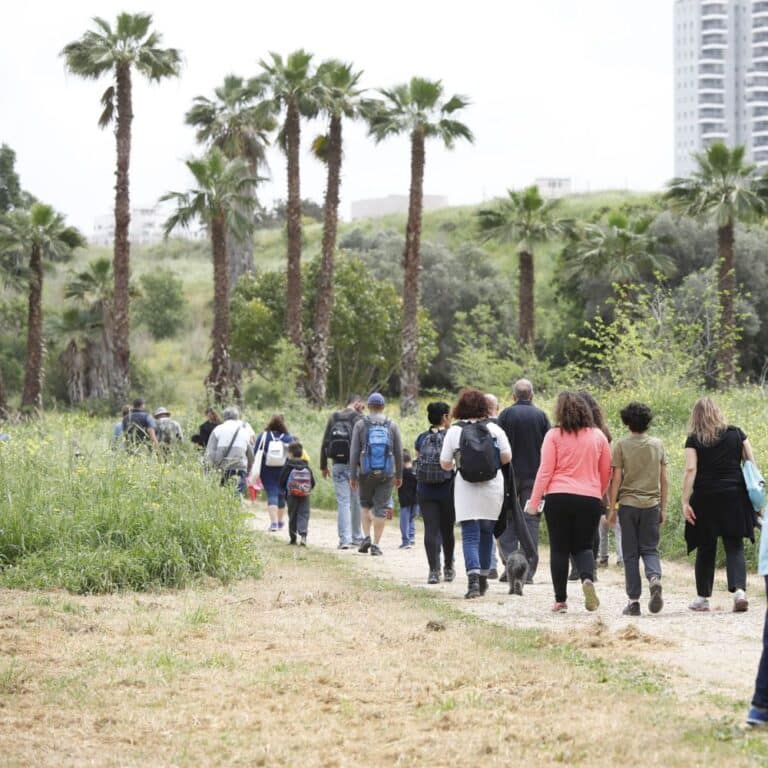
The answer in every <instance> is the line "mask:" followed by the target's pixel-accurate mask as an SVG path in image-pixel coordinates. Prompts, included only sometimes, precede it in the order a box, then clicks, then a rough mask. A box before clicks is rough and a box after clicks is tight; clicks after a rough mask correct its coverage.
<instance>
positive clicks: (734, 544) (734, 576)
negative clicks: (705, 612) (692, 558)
mask: <svg viewBox="0 0 768 768" xmlns="http://www.w3.org/2000/svg"><path fill="white" fill-rule="evenodd" d="M723 547H724V548H725V572H726V576H727V579H728V591H729V592H735V591H736V590H737V589H746V588H747V564H746V561H745V560H744V539H742V538H741V536H739V537H738V538H731V537H730V536H723ZM716 554H717V539H716V538H715V539H710V540H709V541H707V542H705V543H704V544H699V545H698V547H697V548H696V592H697V593H698V595H699V597H710V596H711V595H712V586H713V585H714V583H715V555H716Z"/></svg>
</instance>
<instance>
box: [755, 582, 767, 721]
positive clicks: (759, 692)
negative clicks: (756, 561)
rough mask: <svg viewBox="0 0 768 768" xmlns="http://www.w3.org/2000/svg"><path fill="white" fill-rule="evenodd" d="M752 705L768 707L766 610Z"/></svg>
mask: <svg viewBox="0 0 768 768" xmlns="http://www.w3.org/2000/svg"><path fill="white" fill-rule="evenodd" d="M765 593H766V595H767V596H768V576H766V577H765ZM752 706H753V707H762V708H763V709H768V610H766V612H765V622H764V623H763V654H762V656H760V664H759V666H758V667H757V679H756V680H755V695H754V696H753V697H752Z"/></svg>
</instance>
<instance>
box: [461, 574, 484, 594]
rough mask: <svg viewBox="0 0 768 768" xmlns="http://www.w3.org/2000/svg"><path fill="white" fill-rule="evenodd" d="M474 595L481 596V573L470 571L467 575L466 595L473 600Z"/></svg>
mask: <svg viewBox="0 0 768 768" xmlns="http://www.w3.org/2000/svg"><path fill="white" fill-rule="evenodd" d="M474 597H480V575H479V574H477V573H470V574H468V575H467V592H466V594H465V595H464V598H465V599H466V600H471V599H472V598H474Z"/></svg>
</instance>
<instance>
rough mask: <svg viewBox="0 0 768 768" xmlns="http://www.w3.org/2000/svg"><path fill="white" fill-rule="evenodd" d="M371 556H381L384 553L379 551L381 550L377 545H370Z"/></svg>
mask: <svg viewBox="0 0 768 768" xmlns="http://www.w3.org/2000/svg"><path fill="white" fill-rule="evenodd" d="M371 554H372V555H383V554H384V553H383V552H382V551H381V548H380V547H379V545H378V544H371Z"/></svg>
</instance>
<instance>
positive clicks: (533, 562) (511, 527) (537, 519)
mask: <svg viewBox="0 0 768 768" xmlns="http://www.w3.org/2000/svg"><path fill="white" fill-rule="evenodd" d="M532 489H533V481H531V482H530V483H521V484H520V485H518V487H517V502H518V504H519V505H520V507H519V509H520V510H522V509H523V508H524V507H525V502H526V501H528V499H529V498H530V497H531V490H532ZM514 513H515V510H511V509H510V510H507V512H506V514H507V527H506V528H505V529H504V532H503V533H502V534H501V536H499V546H500V547H501V555H502V557H503V559H504V562H505V563H506V561H507V558H508V557H509V556H510V555H511V554H512V553H513V552H516V551H517V550H518V549H522V550H523V551H524V552H525V555H526V557H527V558H528V575H527V577H526V578H527V579H528V580H531V581H532V580H533V577H534V575H535V573H536V568H537V567H538V565H539V526H540V525H541V516H540V515H528V514H526V513H522V517H521V516H520V514H519V513H518V514H514ZM521 525H524V526H525V529H526V531H527V534H528V541H526V542H523V541H522V540H521V538H522V537H521V535H520V534H518V527H519V526H521ZM526 545H527V546H526ZM528 549H530V550H531V552H532V554H529V553H528V551H527V550H528Z"/></svg>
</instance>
